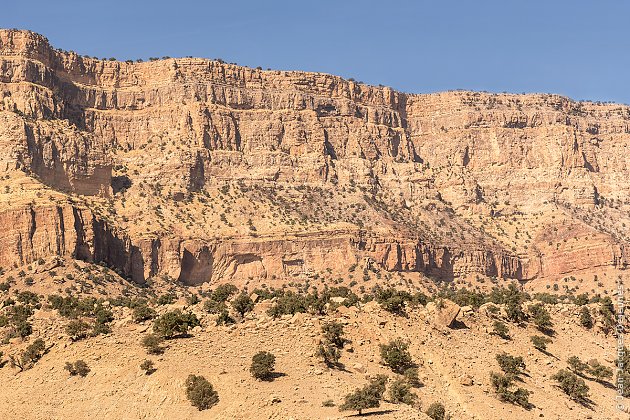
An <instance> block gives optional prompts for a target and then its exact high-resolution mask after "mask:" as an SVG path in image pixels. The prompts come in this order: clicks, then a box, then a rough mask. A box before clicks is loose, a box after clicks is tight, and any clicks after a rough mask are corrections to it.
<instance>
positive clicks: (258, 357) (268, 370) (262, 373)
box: [249, 351, 276, 380]
mask: <svg viewBox="0 0 630 420" xmlns="http://www.w3.org/2000/svg"><path fill="white" fill-rule="evenodd" d="M275 363H276V356H274V355H273V354H272V353H269V352H268V351H261V352H258V353H256V354H255V355H254V356H253V357H252V364H251V366H250V368H249V371H250V372H251V374H252V376H253V377H254V378H256V379H261V380H269V379H271V377H272V373H273V368H274V365H275Z"/></svg>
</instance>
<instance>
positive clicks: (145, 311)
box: [133, 303, 157, 323]
mask: <svg viewBox="0 0 630 420" xmlns="http://www.w3.org/2000/svg"><path fill="white" fill-rule="evenodd" d="M156 315H157V314H156V312H155V310H154V309H153V308H150V307H149V306H148V305H147V304H146V303H145V304H142V305H138V306H136V307H135V308H133V321H134V322H138V323H139V322H143V321H149V320H151V319H154V318H155V317H156Z"/></svg>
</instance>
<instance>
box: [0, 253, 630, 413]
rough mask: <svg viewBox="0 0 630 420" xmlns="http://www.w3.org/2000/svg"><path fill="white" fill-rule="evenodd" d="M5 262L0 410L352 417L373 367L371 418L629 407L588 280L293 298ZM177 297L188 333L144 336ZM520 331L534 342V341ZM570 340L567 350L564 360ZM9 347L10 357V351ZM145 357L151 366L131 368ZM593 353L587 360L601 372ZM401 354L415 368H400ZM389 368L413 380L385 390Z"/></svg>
mask: <svg viewBox="0 0 630 420" xmlns="http://www.w3.org/2000/svg"><path fill="white" fill-rule="evenodd" d="M4 276H5V278H7V279H8V280H7V281H6V282H1V283H0V301H1V302H2V303H0V383H2V384H3V386H4V388H3V392H0V418H3V419H5V418H6V419H13V418H20V419H68V420H74V419H77V420H78V419H85V418H90V417H96V418H108V419H109V418H125V419H143V418H151V419H179V418H182V419H183V418H185V419H202V418H203V419H208V418H212V419H304V420H307V419H341V418H355V415H356V410H344V411H340V406H341V405H342V403H343V402H344V399H345V396H346V395H347V394H348V393H351V392H352V391H353V390H355V389H357V388H360V387H363V386H365V385H366V384H367V383H368V380H369V379H370V378H373V377H374V376H375V375H386V376H387V378H388V379H387V382H386V388H387V391H386V393H385V394H384V395H383V401H381V402H380V404H379V405H380V406H379V407H373V408H370V409H368V410H365V411H364V414H369V415H370V417H369V418H383V419H398V420H411V419H422V420H428V419H429V417H427V416H426V415H425V413H426V412H427V411H429V408H430V407H431V405H433V404H442V405H443V406H444V408H445V410H446V412H447V413H448V415H449V416H451V417H450V418H451V419H453V420H455V419H457V420H473V419H477V420H482V419H483V420H504V419H538V418H545V419H553V420H561V419H562V420H564V419H601V420H603V419H607V420H608V419H610V420H621V419H627V418H628V412H627V411H626V412H623V411H618V410H616V409H615V403H616V400H615V395H616V389H615V386H614V384H615V381H616V376H613V375H612V372H613V370H612V369H613V368H614V366H615V358H616V352H615V342H616V340H615V337H614V336H613V334H611V324H610V320H611V318H610V316H611V315H612V312H610V300H608V301H607V300H606V298H601V297H600V296H595V297H593V296H591V297H592V299H590V301H589V299H585V298H584V296H579V297H577V298H567V297H561V296H554V295H535V296H534V297H533V298H532V297H527V296H526V295H524V294H522V293H520V292H517V291H516V289H515V288H512V289H503V290H502V291H498V290H495V292H494V293H493V294H487V295H485V296H481V295H476V297H475V296H473V295H466V294H462V295H454V296H453V299H455V300H456V301H458V302H459V303H460V304H461V305H462V306H459V305H458V304H456V303H454V302H452V301H450V300H448V299H445V298H440V297H438V296H437V295H432V296H429V297H427V296H423V295H422V294H417V295H413V296H411V295H407V296H405V295H404V294H402V295H401V296H402V301H403V303H402V305H400V306H399V305H395V304H392V302H394V301H393V300H388V299H383V298H382V297H383V296H382V294H381V295H379V294H376V297H375V300H369V299H368V297H367V296H363V297H362V299H361V300H360V301H358V300H357V296H356V295H353V294H351V293H347V290H343V289H342V288H336V289H335V288H330V289H329V290H328V294H320V295H319V297H318V299H317V300H311V303H310V304H307V305H305V306H301V302H302V301H301V300H299V297H300V296H304V294H303V293H302V294H297V295H296V294H286V293H284V294H283V293H282V292H279V291H278V290H276V291H272V290H270V289H266V288H263V289H257V290H250V291H249V294H246V295H241V294H239V292H238V291H236V290H235V289H229V288H223V289H221V288H220V287H217V288H214V289H213V290H212V291H202V292H200V291H199V288H196V287H195V288H193V287H185V286H181V285H179V286H177V285H174V284H172V283H171V284H158V283H156V284H153V285H152V287H151V288H147V287H138V286H137V285H136V284H135V283H133V282H129V281H127V280H124V279H122V278H120V277H119V276H118V275H116V273H114V272H112V271H111V270H109V269H108V268H106V267H103V266H98V265H93V264H89V263H83V262H76V261H73V260H71V259H67V260H64V259H60V258H55V259H51V260H46V261H41V262H38V263H36V264H33V265H32V266H30V267H27V268H25V269H24V272H23V273H20V272H19V271H18V269H10V270H7V271H6V272H5V273H4ZM160 290H161V292H159V291H160ZM219 291H221V292H219ZM342 295H344V296H342ZM62 296H64V299H63V300H62V299H61V297H62ZM243 296H249V297H250V298H251V301H250V302H249V304H248V305H239V304H238V303H237V302H239V301H242V300H243ZM372 298H374V296H372ZM427 298H430V299H433V300H432V301H427ZM513 298H514V299H513ZM224 300H225V302H224ZM245 300H247V298H245ZM467 300H468V302H467ZM287 302H293V303H296V304H294V305H287V304H286V303H287ZM501 302H504V303H501ZM464 303H470V305H464ZM237 308H240V309H239V310H240V311H241V312H242V313H241V312H239V311H238V310H237ZM175 311H182V313H184V314H191V315H190V316H191V317H192V318H193V320H192V321H187V322H188V323H189V324H190V325H189V328H188V327H187V328H186V329H184V330H183V331H184V332H186V333H185V334H177V335H174V336H173V335H168V336H167V339H166V340H163V341H160V342H158V344H157V345H156V346H147V345H146V344H144V340H145V338H146V337H148V336H155V335H158V334H164V335H166V333H167V332H168V331H167V330H165V329H164V328H163V327H160V328H156V326H159V325H162V326H163V325H164V323H161V321H160V320H161V319H163V318H164V317H166V316H168V314H173V313H175ZM585 312H586V313H588V314H589V315H588V316H587V320H590V322H585V315H584V313H585ZM514 314H519V315H518V316H515V315H514ZM541 314H542V316H541ZM331 323H338V324H337V325H338V327H339V330H338V332H340V333H341V334H340V335H333V337H336V336H337V337H340V338H341V339H340V340H337V341H335V342H339V345H340V348H339V349H338V350H337V351H338V355H337V358H336V360H335V359H334V358H333V360H332V361H331V363H329V364H328V365H327V364H326V363H325V361H324V360H323V359H322V357H321V355H320V353H319V352H318V346H319V345H320V343H327V341H326V340H329V339H330V334H328V333H325V332H324V328H325V326H327V325H330V324H331ZM172 325H175V323H173V324H172ZM501 325H502V326H503V328H504V329H505V330H504V331H501V329H500V326H501ZM25 326H26V327H25ZM532 336H537V337H539V339H543V340H547V343H546V344H545V343H543V344H544V347H541V348H537V347H536V345H535V344H534V342H533V341H532V339H531V337H532ZM37 340H43V343H44V344H43V351H42V352H41V353H37V357H35V358H33V359H29V358H27V359H25V360H24V355H25V354H29V353H27V349H28V348H29V347H31V346H33V345H34V344H35V343H36V342H37ZM394 340H402V342H403V343H406V345H407V349H406V350H405V352H406V353H408V354H409V357H410V359H409V360H408V361H406V362H405V364H404V365H403V366H404V367H405V370H404V371H402V370H397V369H393V368H391V367H389V366H387V365H386V364H385V363H384V360H385V359H384V357H383V352H382V350H381V346H382V345H388V344H390V343H391V342H392V341H394ZM578 341H579V346H576V342H578ZM259 351H267V352H271V353H272V354H273V355H274V356H275V366H274V370H273V372H274V373H273V375H272V376H270V377H269V378H268V379H267V380H256V379H254V378H253V377H252V375H251V373H250V366H251V362H252V356H253V355H255V354H256V353H257V352H259ZM504 353H505V354H507V355H510V356H513V357H515V358H522V360H520V362H519V363H518V365H519V366H518V369H517V370H518V372H516V373H515V379H514V380H513V384H512V385H510V387H508V389H507V391H508V393H507V394H506V393H505V390H504V389H500V388H499V389H497V388H496V387H495V386H494V385H493V381H492V379H491V372H495V373H500V374H501V375H502V374H503V372H504V371H506V372H511V369H510V368H509V366H505V365H502V364H500V363H499V360H500V359H499V358H497V356H501V355H503V354H504ZM573 356H575V357H577V358H578V359H579V360H578V361H579V362H580V363H577V364H575V363H573V364H572V363H570V358H571V357H573ZM10 360H14V361H15V362H14V363H12V362H11V361H10ZM22 360H24V365H23V366H22V367H19V366H12V365H14V364H15V363H21V361H22ZM145 360H149V361H150V362H152V365H149V366H152V367H150V368H149V369H147V368H142V365H143V363H145ZM388 360H389V359H388ZM395 360H396V359H395ZM400 360H403V359H402V358H401V359H400ZM76 361H82V362H84V363H85V364H86V365H87V370H83V371H82V373H78V374H77V373H75V374H71V373H70V372H69V371H68V369H67V368H66V364H67V363H75V362H76ZM592 366H599V372H600V373H599V377H598V376H597V374H596V373H595V371H594V370H593V367H592ZM409 367H413V368H415V369H416V373H417V379H416V380H414V381H413V382H412V381H411V380H410V379H408V378H411V376H410V375H408V373H407V369H409ZM569 368H570V369H573V370H575V372H577V375H578V376H577V377H575V378H576V380H577V383H578V384H579V383H581V384H582V385H583V386H585V387H586V392H585V394H583V395H571V396H569V395H566V392H565V391H563V389H562V388H561V383H560V382H559V381H558V380H557V379H555V377H554V375H555V374H556V373H558V372H559V371H561V370H563V369H564V370H565V371H566V370H567V369H569ZM628 372H629V373H628V375H629V376H628V377H629V378H630V370H629V371H628ZM401 373H404V375H403V374H401ZM188 375H201V376H203V377H205V378H206V379H207V380H208V381H210V383H211V384H212V385H213V387H214V390H215V391H216V392H217V393H218V402H216V403H215V404H212V405H211V406H210V407H208V408H207V409H206V410H203V411H200V410H198V409H197V408H195V407H194V406H192V405H191V402H190V401H189V399H188V398H187V393H186V379H187V377H188ZM402 378H405V379H402ZM401 380H403V384H405V382H404V381H409V382H408V384H410V385H411V386H410V387H409V386H406V385H403V386H404V388H403V389H406V392H405V393H403V394H395V393H393V391H392V390H393V389H396V388H395V387H396V384H397V383H398V384H399V385H400V381H401ZM519 388H520V389H521V391H520V392H521V393H526V394H527V395H525V400H524V401H523V400H520V403H509V402H508V401H504V400H502V399H501V398H502V395H503V396H506V395H507V396H509V395H512V394H510V393H513V392H516V390H517V389H519ZM396 395H406V397H405V398H404V399H397V398H396ZM413 395H415V398H414V397H413ZM405 402H406V403H405ZM432 418H433V419H441V417H432ZM443 418H448V417H443ZM443 418H442V419H443Z"/></svg>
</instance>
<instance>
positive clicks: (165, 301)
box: [156, 293, 177, 306]
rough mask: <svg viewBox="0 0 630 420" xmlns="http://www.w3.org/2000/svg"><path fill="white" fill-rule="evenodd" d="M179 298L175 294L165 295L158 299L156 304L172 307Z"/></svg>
mask: <svg viewBox="0 0 630 420" xmlns="http://www.w3.org/2000/svg"><path fill="white" fill-rule="evenodd" d="M176 299H177V296H175V294H174V293H165V294H163V295H161V296H159V297H158V298H157V301H156V303H157V304H158V305H160V306H161V305H171V304H173V303H175V300H176Z"/></svg>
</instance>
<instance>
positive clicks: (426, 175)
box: [0, 30, 630, 285]
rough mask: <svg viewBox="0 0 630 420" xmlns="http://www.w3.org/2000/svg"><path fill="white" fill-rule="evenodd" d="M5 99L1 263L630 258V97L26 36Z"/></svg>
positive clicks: (580, 270) (274, 270)
mask: <svg viewBox="0 0 630 420" xmlns="http://www.w3.org/2000/svg"><path fill="white" fill-rule="evenodd" d="M0 97H1V98H2V100H1V101H0V170H1V171H2V173H1V174H0V175H1V176H0V225H1V226H2V227H3V231H4V233H3V234H2V235H0V266H5V267H7V266H14V265H18V266H21V265H25V264H29V263H31V262H33V261H36V260H37V259H39V258H42V257H49V256H52V255H59V256H70V257H74V258H77V259H81V260H86V261H97V262H98V261H101V262H105V263H106V264H108V265H109V266H110V267H112V268H116V269H117V270H118V271H119V272H121V273H123V274H124V275H125V276H127V277H129V278H132V279H133V280H134V281H136V282H138V283H144V282H146V281H147V280H148V279H151V278H154V277H156V276H158V275H160V276H168V277H170V278H172V279H177V280H179V281H181V282H182V283H184V284H189V285H196V284H200V283H205V282H213V283H214V282H217V281H232V282H235V283H238V284H246V283H251V282H261V281H262V282H266V283H269V284H282V283H285V282H288V281H294V280H295V281H304V280H305V279H312V278H313V275H314V274H315V273H317V272H320V271H322V270H324V269H327V268H329V269H332V270H333V272H334V274H335V275H338V276H339V277H340V278H342V281H344V282H350V280H349V277H348V273H349V272H350V271H351V270H350V269H351V268H353V267H356V266H357V264H359V266H364V265H365V266H372V265H374V266H377V267H379V268H382V269H384V270H385V271H387V272H390V273H391V272H400V273H403V274H405V275H417V277H419V278H422V276H423V275H427V276H430V277H432V278H442V279H447V280H452V279H471V278H472V279H475V278H477V279H479V278H488V277H491V278H497V279H501V278H505V279H517V280H521V281H532V280H533V281H534V283H532V284H535V283H536V282H540V284H548V282H549V281H554V280H557V279H560V278H563V277H570V276H583V277H584V278H586V277H587V276H588V278H589V279H590V278H592V274H593V273H594V272H597V271H606V272H609V271H610V272H612V275H611V278H613V277H615V276H616V273H617V272H618V271H619V270H623V269H625V268H627V266H628V262H629V256H628V255H629V252H630V248H629V247H628V243H629V238H630V212H629V210H630V184H629V183H628V182H627V179H628V176H629V175H630V173H629V171H630V153H628V152H629V150H628V148H629V145H630V108H629V107H627V106H620V105H615V104H600V103H597V104H596V103H588V102H574V101H572V100H569V99H567V98H563V97H559V96H555V95H511V94H488V93H475V92H448V93H440V94H431V95H412V94H404V93H400V92H396V91H394V90H392V89H390V88H387V87H374V86H368V85H365V84H362V83H357V82H354V81H349V80H344V79H342V78H339V77H336V76H331V75H326V74H315V73H305V72H284V71H272V70H267V71H263V70H260V69H251V68H246V67H241V66H237V65H233V64H226V63H223V62H222V61H213V60H206V59H197V58H164V59H160V60H152V61H151V62H131V61H128V62H121V61H116V60H114V59H109V60H100V59H96V58H91V57H86V56H81V55H78V54H76V53H74V52H66V51H60V50H56V49H54V48H53V47H51V46H50V44H49V43H48V41H47V40H46V39H45V38H44V37H43V36H41V35H38V34H34V33H32V32H28V31H17V30H0ZM545 282H546V283H545Z"/></svg>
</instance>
